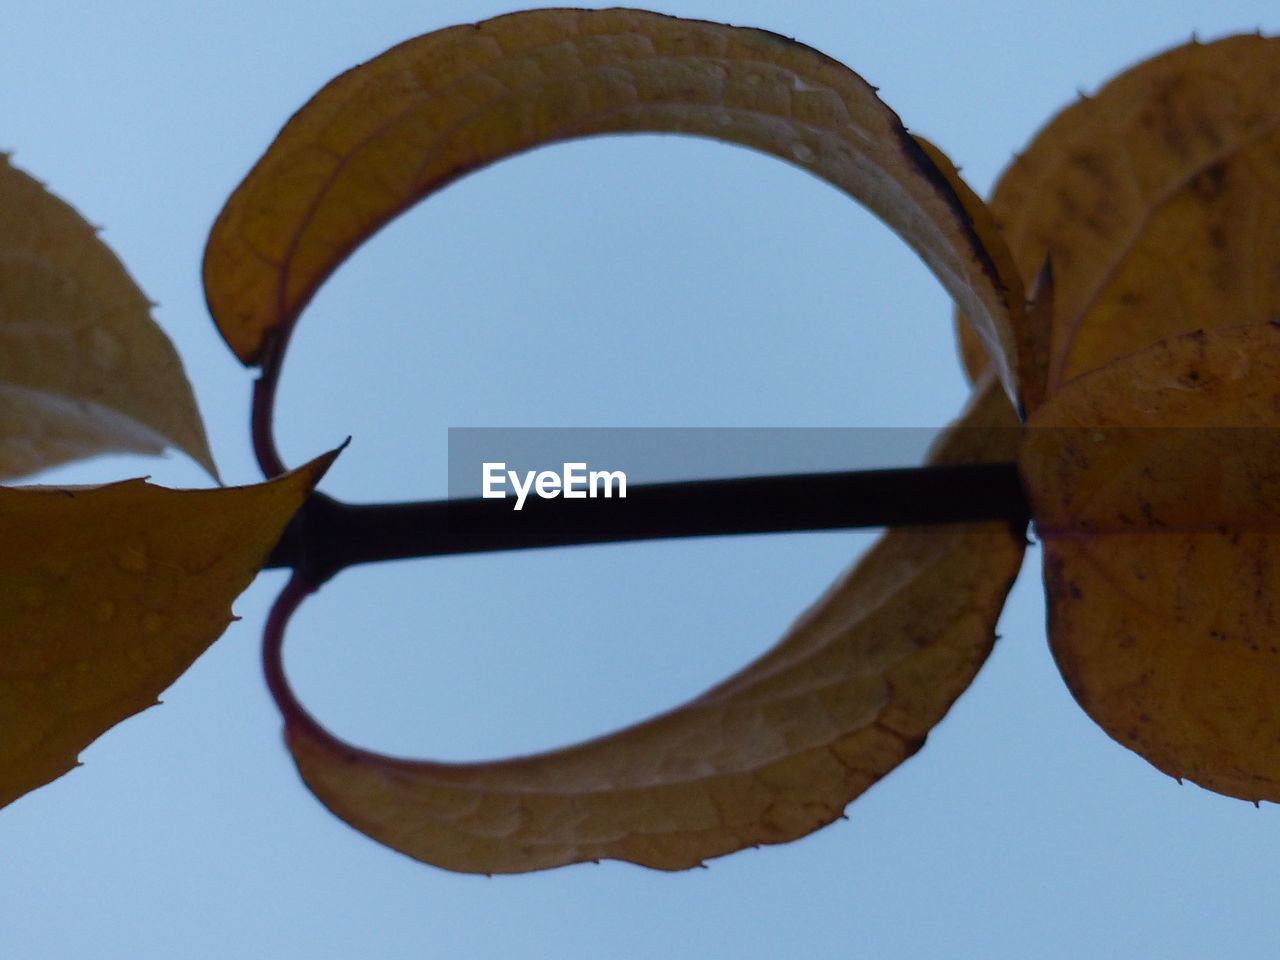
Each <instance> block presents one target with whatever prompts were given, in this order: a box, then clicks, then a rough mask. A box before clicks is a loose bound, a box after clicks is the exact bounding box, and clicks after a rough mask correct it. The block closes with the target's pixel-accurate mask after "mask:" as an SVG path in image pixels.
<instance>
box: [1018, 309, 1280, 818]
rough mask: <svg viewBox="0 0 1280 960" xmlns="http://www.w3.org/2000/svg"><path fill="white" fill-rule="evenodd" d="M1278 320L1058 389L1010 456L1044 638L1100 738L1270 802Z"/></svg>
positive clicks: (1279, 742)
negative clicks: (1038, 551) (1026, 516)
mask: <svg viewBox="0 0 1280 960" xmlns="http://www.w3.org/2000/svg"><path fill="white" fill-rule="evenodd" d="M1278 428H1280V326H1277V325H1276V324H1271V323H1264V324H1252V325H1247V326H1240V327H1234V328H1231V327H1219V328H1218V329H1214V330H1209V331H1197V332H1194V333H1189V334H1182V335H1180V336H1176V337H1172V338H1170V339H1168V340H1165V341H1162V342H1160V343H1157V344H1154V345H1153V346H1150V347H1148V348H1146V349H1145V350H1140V351H1138V352H1136V353H1131V354H1128V355H1126V356H1124V357H1122V358H1120V359H1117V360H1114V361H1112V362H1110V363H1107V364H1104V365H1103V366H1101V367H1099V368H1098V369H1096V370H1094V371H1092V372H1090V373H1087V374H1084V375H1082V376H1080V377H1078V378H1075V379H1073V380H1071V381H1070V382H1069V383H1067V384H1066V385H1065V386H1064V387H1063V388H1062V389H1061V390H1060V391H1059V392H1058V393H1057V394H1055V395H1054V396H1053V397H1052V398H1050V400H1049V401H1048V402H1046V403H1045V405H1044V406H1043V407H1041V408H1040V409H1039V410H1038V411H1037V412H1036V413H1035V414H1034V415H1033V416H1032V418H1031V420H1030V421H1029V423H1028V427H1027V437H1026V439H1025V441H1024V443H1023V446H1022V449H1021V451H1020V463H1021V469H1022V471H1023V475H1024V480H1025V483H1026V486H1027V489H1028V491H1029V494H1030V496H1031V500H1032V506H1033V510H1034V514H1035V521H1036V530H1037V532H1038V535H1039V537H1040V539H1041V540H1042V541H1043V548H1044V567H1045V585H1046V591H1047V594H1048V603H1049V642H1050V646H1051V647H1052V649H1053V654H1054V657H1055V658H1056V660H1057V662H1058V666H1059V668H1060V669H1061V671H1062V675H1063V677H1064V678H1065V679H1066V681H1067V684H1068V686H1069V687H1070V688H1071V691H1072V693H1073V694H1074V695H1075V697H1076V699H1077V700H1078V701H1079V702H1080V705H1081V706H1082V707H1084V709H1085V710H1086V711H1087V712H1088V714H1089V715H1090V716H1091V717H1092V718H1093V719H1094V720H1096V721H1097V722H1098V723H1099V724H1100V725H1101V726H1102V727H1103V729H1104V730H1106V731H1107V733H1108V734H1110V735H1111V736H1112V737H1114V738H1115V739H1116V740H1118V741H1119V742H1120V743H1122V744H1124V745H1125V746H1127V747H1129V748H1131V749H1133V750H1135V751H1137V752H1138V753H1140V754H1141V755H1142V756H1144V757H1145V758H1146V759H1147V760H1149V761H1151V763H1153V764H1154V765H1155V766H1156V767H1158V768H1159V769H1161V770H1163V771H1164V772H1165V773H1168V774H1169V775H1171V776H1174V777H1178V778H1185V779H1189V780H1192V781H1194V782H1195V783H1198V784H1200V785H1201V786H1204V787H1207V788H1208V789H1210V790H1215V791H1217V792H1218V793H1223V794H1227V795H1229V796H1233V797H1240V798H1243V799H1246V800H1253V801H1258V800H1272V801H1280V596H1278V595H1277V591H1276V583H1277V575H1278V573H1280V536H1278V534H1280V429H1278Z"/></svg>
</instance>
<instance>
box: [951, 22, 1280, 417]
mask: <svg viewBox="0 0 1280 960" xmlns="http://www.w3.org/2000/svg"><path fill="white" fill-rule="evenodd" d="M1278 188H1280V38H1275V37H1260V36H1235V37H1228V38H1226V39H1223V40H1219V41H1216V42H1214V43H1210V44H1200V43H1196V42H1193V43H1190V44H1187V45H1185V46H1182V47H1178V48H1176V49H1173V50H1170V51H1168V52H1166V53H1163V54H1161V55H1160V56H1157V57H1154V58H1152V59H1150V60H1147V61H1145V62H1143V63H1140V64H1138V65H1137V66H1135V67H1133V68H1132V69H1130V70H1127V71H1126V72H1124V73H1122V74H1120V75H1119V76H1117V77H1116V78H1115V79H1113V80H1111V81H1110V82H1109V83H1107V84H1106V85H1105V86H1104V87H1103V88H1102V89H1101V90H1099V91H1098V93H1097V94H1096V95H1095V96H1093V97H1085V98H1082V99H1081V100H1080V101H1078V102H1077V103H1075V104H1073V105H1072V106H1070V107H1068V108H1067V109H1065V110H1063V111H1062V112H1061V113H1060V114H1058V115H1057V116H1056V117H1055V118H1054V119H1053V120H1052V121H1051V122H1050V123H1049V124H1048V125H1047V126H1046V127H1045V128H1044V129H1043V130H1041V131H1040V133H1038V134H1037V135H1036V137H1035V139H1034V140H1033V141H1032V142H1031V144H1030V146H1028V148H1027V149H1026V152H1025V153H1023V154H1021V155H1020V156H1018V157H1017V158H1015V160H1014V161H1013V163H1012V164H1010V166H1009V167H1008V169H1007V170H1005V172H1004V173H1003V174H1002V176H1001V177H1000V180H999V182H998V183H997V185H996V188H995V191H994V193H993V194H992V197H991V211H992V213H993V214H994V216H995V218H996V221H997V222H998V223H999V224H1000V227H1001V229H1002V231H1003V233H1004V236H1005V240H1006V241H1007V242H1008V244H1009V248H1010V249H1011V250H1012V251H1013V256H1014V259H1015V261H1016V262H1017V264H1018V268H1019V270H1020V271H1021V274H1022V276H1023V278H1024V279H1025V280H1027V281H1030V279H1031V278H1032V277H1033V276H1034V275H1035V274H1036V272H1037V271H1038V270H1039V269H1040V268H1041V265H1042V264H1043V263H1044V262H1045V258H1046V256H1048V257H1051V259H1052V263H1053V270H1054V279H1055V283H1056V291H1055V304H1054V311H1053V313H1054V318H1053V330H1052V343H1051V349H1050V366H1049V371H1048V391H1049V393H1050V394H1052V393H1053V392H1054V391H1056V390H1058V389H1061V387H1062V386H1063V385H1064V384H1065V383H1067V382H1068V381H1070V380H1071V379H1073V378H1074V377H1077V376H1080V375H1081V374H1083V373H1085V372H1087V371H1089V370H1091V369H1093V368H1094V367H1098V366H1100V365H1102V364H1104V363H1106V362H1108V361H1109V360H1112V359H1114V358H1116V357H1120V356H1124V355H1125V354H1128V353H1132V352H1134V351H1137V350H1141V349H1143V348H1144V347H1146V346H1148V345H1149V344H1152V343H1154V342H1155V341H1157V340H1162V339H1164V338H1166V337H1170V336H1173V335H1176V334H1181V333H1189V332H1191V331H1193V330H1197V329H1202V328H1206V327H1210V326H1212V325H1214V324H1217V323H1221V324H1224V325H1228V326H1230V325H1236V324H1242V323H1261V322H1264V321H1266V320H1270V319H1272V318H1274V317H1276V316H1280V282H1277V277H1280V260H1277V255H1278V254H1277V252H1278V251H1280V199H1277V198H1278V197H1280V189H1278ZM960 336H961V341H962V352H963V354H964V357H965V362H966V367H967V368H968V370H969V372H970V374H971V375H972V374H975V373H976V372H977V371H978V370H980V369H981V368H982V366H984V365H985V360H983V351H982V349H981V348H980V347H979V346H978V345H977V343H976V341H975V338H974V337H973V336H972V335H971V334H969V333H968V332H967V331H965V330H964V329H963V325H962V327H961V330H960Z"/></svg>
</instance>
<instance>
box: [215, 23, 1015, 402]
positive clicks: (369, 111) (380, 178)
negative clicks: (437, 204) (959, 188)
mask: <svg viewBox="0 0 1280 960" xmlns="http://www.w3.org/2000/svg"><path fill="white" fill-rule="evenodd" d="M637 132H657V133H664V132H665V133H681V134H694V135H699V136H706V137H712V138H715V139H719V140H725V141H729V142H732V143H737V144H741V145H743V146H748V147H753V148H755V149H757V150H761V151H763V152H765V153H769V154H772V155H774V156H777V157H780V158H782V159H783V160H786V161H788V162H790V163H793V164H796V165H798V166H800V167H802V168H804V169H805V170H808V171H809V172H811V173H813V174H814V175H816V176H818V177H821V178H822V179H824V180H826V181H827V182H829V183H831V184H832V185H833V186H835V187H837V188H839V189H840V190H842V191H844V192H845V193H847V194H849V195H850V196H852V197H854V198H855V199H857V200H859V201H860V202H862V203H863V204H865V205H866V206H867V207H868V208H869V209H871V210H872V211H873V212H874V213H875V214H877V215H878V216H879V217H881V218H882V219H883V220H884V221H885V222H886V223H887V224H888V225H889V226H891V227H892V228H893V229H894V230H896V231H897V232H898V234H899V235H900V236H901V237H902V238H903V239H904V240H905V241H906V242H907V243H908V244H910V245H911V247H912V248H913V249H914V250H915V251H916V252H917V253H919V255H920V256H921V257H922V258H923V259H924V261H925V262H926V263H927V264H928V265H929V267H930V268H931V269H932V270H933V272H934V273H935V274H936V275H937V276H938V278H939V280H940V281H941V282H942V284H943V285H944V286H945V287H946V289H947V290H948V291H949V292H950V293H951V295H952V296H953V297H954V298H955V300H956V301H957V303H958V304H960V305H961V307H962V308H963V309H964V311H965V313H966V315H967V316H968V317H969V318H970V319H971V320H972V321H973V324H974V327H975V329H976V330H977V331H978V334H979V335H980V336H981V337H982V339H983V342H984V343H985V344H986V345H987V346H988V347H989V349H990V350H991V352H992V354H993V355H994V356H996V357H997V368H998V372H999V375H1000V377H1001V379H1002V380H1003V382H1004V383H1005V386H1006V388H1007V390H1008V392H1009V394H1010V395H1011V396H1013V397H1017V398H1020V397H1021V394H1022V392H1023V391H1024V389H1025V384H1026V383H1028V382H1030V381H1031V379H1033V378H1034V377H1036V376H1038V375H1039V373H1040V371H1039V370H1038V369H1037V367H1036V366H1035V364H1034V362H1033V360H1032V357H1031V354H1030V353H1029V352H1028V350H1027V348H1026V344H1025V343H1024V340H1025V336H1026V330H1025V324H1024V323H1022V321H1021V310H1022V297H1021V295H1020V292H1019V291H1014V292H1012V293H1011V292H1010V291H1009V290H1007V289H1005V287H1004V285H1003V284H1002V282H1001V279H1000V277H999V274H998V271H997V269H996V267H995V265H994V264H993V262H992V259H991V256H990V254H989V252H988V250H987V248H986V247H985V246H984V244H983V243H982V241H981V240H980V238H979V237H978V235H977V234H976V233H975V231H974V229H973V226H972V224H971V223H970V219H969V216H968V214H967V213H966V209H965V206H964V204H963V203H962V202H961V200H960V198H958V197H957V195H956V193H955V190H954V189H953V187H952V185H951V183H950V182H949V181H948V179H947V178H946V177H945V176H943V175H942V174H941V172H940V171H939V170H938V168H937V166H936V165H935V163H934V162H933V161H931V160H930V159H929V157H928V155H927V154H926V153H925V152H924V151H922V150H921V149H920V147H919V146H918V145H917V143H916V142H915V140H914V139H912V137H911V136H910V135H909V134H908V133H907V132H906V130H905V129H904V128H903V126H902V123H901V121H900V120H899V119H898V117H897V115H896V114H894V113H893V112H892V111H891V110H889V109H888V108H887V107H886V106H885V105H884V104H883V103H881V102H880V100H879V99H878V98H877V97H876V95H875V92H874V88H872V87H871V86H869V85H868V84H867V83H866V82H865V81H863V80H862V79H861V78H860V77H859V76H857V75H856V74H855V73H853V72H852V71H850V70H849V69H847V68H846V67H844V66H842V65H841V64H839V63H837V62H835V61H833V60H831V59H829V58H827V57H825V56H823V55H822V54H820V53H817V52H816V51H814V50H812V49H811V48H809V47H806V46H804V45H803V44H800V43H797V42H796V41H794V40H790V39H788V38H786V37H781V36H778V35H776V34H772V33H768V32H766V31H763V30H753V29H744V28H737V27H729V26H725V25H722V24H715V23H707V22H703V21H695V20H681V19H677V18H674V17H667V16H662V15H659V14H654V13H646V12H643V11H638V10H623V9H614V10H567V9H566V10H554V9H553V10H534V11H526V12H523V13H514V14H510V15H508V16H503V17H497V18H495V19H492V20H487V21H484V22H482V23H478V24H474V25H468V26H458V27H451V28H449V29H445V30H440V31H437V32H435V33H430V34H427V35H425V36H422V37H418V38H416V39H413V40H410V41H408V42H406V43H403V44H401V45H400V46H397V47H395V48H393V49H391V50H389V51H387V52H386V53H384V54H382V55H381V56H379V57H377V58H375V59H373V60H371V61H369V62H368V63H364V64H361V65H360V66H358V67H356V68H355V69H353V70H350V71H348V72H347V73H344V74H343V75H341V76H340V77H338V78H337V79H335V80H334V81H333V82H331V83H330V84H329V85H327V86H326V87H325V88H324V89H322V90H321V91H320V92H319V93H318V94H317V95H316V96H315V97H314V98H312V100H311V101H310V102H309V103H307V104H306V105H305V106H304V107H303V108H302V109H301V110H299V111H298V113H297V114H295V115H294V117H293V118H292V119H291V120H290V121H289V122H288V124H286V125H285V127H284V128H283V129H282V130H281V132H280V134H279V135H278V136H277V137H276V139H275V141H274V142H273V143H272V144H271V146H270V148H269V149H268V150H267V152H266V154H265V155H264V156H263V157H262V159H261V160H259V162H258V163H257V165H256V166H255V167H254V168H253V170H252V171H251V172H250V173H249V175H248V176H247V177H246V178H245V180H244V182H243V183H242V184H241V185H240V186H239V187H238V188H237V189H236V191H235V192H234V193H233V195H232V196H231V198H230V199H229V200H228V202H227V205H226V206H225V208H224V209H223V211H222V213H221V215H220V216H219V217H218V220H217V223H216V224H215V226H214V228H213V231H212V233H211V235H210V238H209V244H208V247H207V249H206V253H205V263H204V280H205V291H206V296H207V299H208V303H209V309H210V311H211V313H212V315H213V317H214V319H215V320H216V322H217V324H218V327H219V329H220V330H221V332H222V335H223V337H224V338H225V339H226V341H227V343H228V345H229V346H230V347H231V349H232V350H233V351H234V352H235V353H236V355H237V356H238V357H239V358H240V359H241V360H242V361H243V362H245V363H247V364H265V363H268V362H270V361H271V358H272V357H277V358H278V357H279V355H281V353H282V352H283V349H284V345H285V343H286V341H287V339H288V336H289V333H290V330H291V329H292V326H293V324H294V322H295V321H296V319H297V317H298V314H299V313H300V312H301V310H302V309H303V308H304V307H305V306H306V304H307V302H308V301H309V300H310V299H311V297H312V296H313V295H314V293H315V292H316V289H317V288H318V287H319V286H320V284H321V283H322V282H323V281H324V280H325V278H326V277H327V276H328V275H329V274H330V273H331V272H332V271H333V270H334V269H335V268H336V267H337V266H338V265H339V264H340V263H341V262H342V261H343V260H344V259H345V258H346V257H347V256H348V255H349V254H350V253H351V251H352V250H353V249H354V248H355V247H357V246H358V245H359V244H360V243H362V242H363V241H364V240H365V239H366V238H367V237H369V236H370V235H371V234H372V233H374V232H375V231H376V230H378V229H379V228H380V227H382V226H383V225H384V224H386V223H387V222H388V221H389V220H390V219H392V218H393V217H395V216H396V215H397V214H399V213H401V212H402V211H404V210H405V209H406V208H408V207H409V206H411V205H412V204H414V203H416V202H417V201H419V200H421V199H423V198H425V197H427V196H429V195H431V194H432V193H434V192H435V191H437V190H439V189H441V188H442V187H444V186H446V185H447V184H449V183H450V182H452V181H453V180H456V179H457V178H458V177H461V176H463V175H464V174H466V173H469V172H471V171H473V170H477V169H479V168H481V167H483V166H485V165H487V164H490V163H493V162H494V161H496V160H499V159H502V158H503V157H507V156H511V155H512V154H515V153H518V152H520V151H523V150H528V149H530V148H532V147H536V146H538V145H541V144H548V143H553V142H556V141H561V140H567V139H571V138H575V137H583V136H589V135H593V134H612V133H637Z"/></svg>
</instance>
